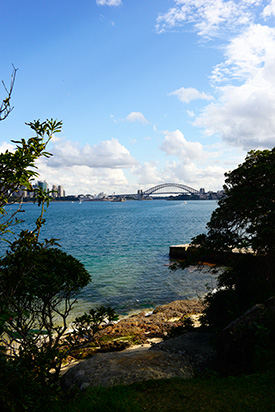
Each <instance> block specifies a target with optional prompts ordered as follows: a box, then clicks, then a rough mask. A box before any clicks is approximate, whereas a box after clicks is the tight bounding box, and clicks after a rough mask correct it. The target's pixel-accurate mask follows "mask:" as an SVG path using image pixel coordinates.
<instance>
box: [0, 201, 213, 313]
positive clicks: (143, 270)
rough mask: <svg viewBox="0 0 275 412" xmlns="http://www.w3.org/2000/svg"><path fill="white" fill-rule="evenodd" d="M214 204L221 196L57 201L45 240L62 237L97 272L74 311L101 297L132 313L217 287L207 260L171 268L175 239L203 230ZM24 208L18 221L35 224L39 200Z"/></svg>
mask: <svg viewBox="0 0 275 412" xmlns="http://www.w3.org/2000/svg"><path fill="white" fill-rule="evenodd" d="M13 207H15V206H8V207H7V208H8V209H9V208H13ZM216 207H217V203H216V201H188V202H187V203H186V202H183V201H165V200H154V201H141V202H138V201H126V202H116V203H112V202H82V204H79V203H78V202H73V203H71V202H52V203H51V204H50V207H49V208H48V209H47V212H46V214H45V218H46V225H45V227H44V228H43V230H42V233H41V240H42V239H44V238H50V237H53V238H57V239H59V243H60V245H61V247H62V249H63V250H65V251H66V252H68V253H70V254H72V255H73V256H74V257H76V258H77V259H79V260H80V261H81V262H82V263H83V264H84V265H85V267H86V269H87V270H88V271H89V272H90V274H91V277H92V282H91V283H90V284H89V285H88V286H86V287H85V289H84V290H83V291H82V292H81V293H80V295H79V296H78V304H77V306H76V308H75V314H78V313H83V311H85V310H88V309H89V308H90V307H96V306H99V305H110V306H111V307H113V308H114V309H115V310H116V311H117V312H118V313H119V314H121V315H122V314H128V313H129V312H131V311H136V310H142V309H143V308H151V307H155V306H157V305H159V304H164V303H167V302H171V301H173V300H176V299H190V298H193V297H198V296H201V295H203V294H204V293H205V292H206V290H207V287H208V286H209V287H214V285H215V275H214V274H212V273H211V272H210V271H209V270H208V268H205V269H204V270H202V271H199V270H197V268H195V267H190V268H187V269H185V270H176V271H172V270H171V269H170V268H169V265H170V263H171V260H170V259H169V246H170V245H172V244H182V243H188V242H190V240H191V238H192V237H194V236H195V235H197V234H199V233H202V232H205V229H206V223H207V222H208V221H209V219H210V216H211V213H212V211H213V210H214V209H215V208H216ZM8 209H7V210H8ZM23 209H24V210H25V213H24V214H22V217H23V218H24V220H25V223H23V224H21V225H20V227H21V228H23V227H28V228H29V229H31V228H32V227H33V222H34V220H35V218H36V217H37V216H38V214H39V208H38V206H37V205H34V204H31V203H29V204H25V205H23Z"/></svg>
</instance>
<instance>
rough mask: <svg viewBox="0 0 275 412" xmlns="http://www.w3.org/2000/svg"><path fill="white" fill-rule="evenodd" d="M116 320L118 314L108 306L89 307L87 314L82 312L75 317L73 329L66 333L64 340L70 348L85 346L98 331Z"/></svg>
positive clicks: (92, 339) (93, 338)
mask: <svg viewBox="0 0 275 412" xmlns="http://www.w3.org/2000/svg"><path fill="white" fill-rule="evenodd" d="M116 320H118V316H117V314H116V313H115V311H114V310H113V309H112V308H110V306H108V307H107V308H106V307H104V306H100V307H99V308H97V309H90V311H89V312H88V314H87V313H84V314H83V315H82V316H79V317H77V318H76V319H75V321H74V322H73V327H74V330H73V331H72V332H71V333H70V334H68V335H67V337H66V342H68V343H69V344H70V346H71V347H72V348H74V347H77V348H80V347H86V346H88V345H89V343H91V342H93V341H94V340H95V337H96V334H98V332H100V331H102V330H103V329H104V328H105V327H106V326H108V325H110V324H111V323H112V322H113V321H116Z"/></svg>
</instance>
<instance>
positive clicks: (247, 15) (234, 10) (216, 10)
mask: <svg viewBox="0 0 275 412" xmlns="http://www.w3.org/2000/svg"><path fill="white" fill-rule="evenodd" d="M174 3H175V7H172V8H170V9H169V10H168V11H167V12H165V13H163V14H160V15H159V16H158V18H157V23H156V26H155V28H156V31H157V32H158V33H162V32H165V31H167V30H171V29H172V30H173V29H175V28H178V27H182V26H183V25H186V24H192V25H193V27H194V29H195V30H196V31H197V33H198V35H199V36H204V37H214V36H215V35H217V33H218V32H219V31H220V30H223V31H224V30H226V29H229V30H230V31H231V32H232V30H234V28H236V29H237V28H238V27H240V26H243V25H248V24H249V23H250V22H251V21H253V13H252V11H253V9H256V8H257V6H259V5H260V4H261V0H249V1H247V0H228V1H226V0H174Z"/></svg>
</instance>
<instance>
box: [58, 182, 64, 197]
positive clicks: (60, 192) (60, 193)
mask: <svg viewBox="0 0 275 412" xmlns="http://www.w3.org/2000/svg"><path fill="white" fill-rule="evenodd" d="M57 191H58V194H57V195H58V196H59V197H64V196H65V190H64V189H63V186H60V185H58V188H57Z"/></svg>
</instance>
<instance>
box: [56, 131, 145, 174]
mask: <svg viewBox="0 0 275 412" xmlns="http://www.w3.org/2000/svg"><path fill="white" fill-rule="evenodd" d="M52 153H53V155H54V157H53V158H52V159H51V160H50V161H49V165H51V166H52V167H59V166H61V165H69V166H88V167H92V168H102V167H103V168H110V169H114V168H126V167H131V166H133V165H134V164H136V163H137V162H136V160H135V159H134V158H133V157H132V156H131V155H130V152H129V150H128V149H126V147H125V146H123V145H122V144H120V143H119V141H118V140H117V139H114V138H112V139H110V140H105V141H102V142H100V143H99V144H97V145H93V146H91V145H89V144H88V143H87V144H86V145H85V146H83V147H82V148H79V146H78V145H77V144H75V143H73V142H71V141H68V140H65V139H64V140H62V141H58V142H56V143H55V145H54V148H53V150H52Z"/></svg>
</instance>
